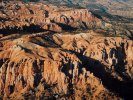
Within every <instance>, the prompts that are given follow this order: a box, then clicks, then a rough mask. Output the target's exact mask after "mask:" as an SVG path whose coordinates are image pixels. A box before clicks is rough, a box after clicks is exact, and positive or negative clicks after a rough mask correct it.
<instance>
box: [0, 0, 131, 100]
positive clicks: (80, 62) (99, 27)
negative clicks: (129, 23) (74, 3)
mask: <svg viewBox="0 0 133 100" xmlns="http://www.w3.org/2000/svg"><path fill="white" fill-rule="evenodd" d="M69 2H71V1H69ZM106 21H110V19H106V18H105V19H104V18H103V17H101V16H99V15H97V14H94V13H93V12H91V11H90V10H88V9H79V8H77V9H74V8H67V7H64V6H61V7H58V6H54V5H48V4H44V3H33V2H32V3H23V2H15V3H14V2H8V3H7V4H5V5H4V6H1V9H0V34H1V35H0V99H5V100H7V99H11V100H20V99H22V100H25V99H26V100H27V99H33V100H36V99H39V100H44V99H45V100H55V99H57V100H62V99H65V100H74V99H75V100H84V99H87V100H97V99H99V100H104V99H107V100H120V99H125V100H130V99H131V100H132V98H133V95H132V92H133V88H132V87H133V68H132V67H133V41H132V40H130V39H127V38H125V37H120V35H117V32H113V33H112V34H114V33H115V35H113V37H112V35H111V33H110V32H111V31H110V30H114V31H116V29H115V28H113V27H115V24H109V23H108V22H106ZM116 23H117V22H116ZM116 27H117V25H116ZM117 28H119V27H117ZM121 28H122V29H123V30H124V28H123V27H121ZM75 30H76V31H75ZM84 30H86V31H84ZM125 30H126V29H125ZM81 31H82V32H81ZM129 31H130V30H129ZM107 34H108V35H107ZM122 34H123V33H122ZM129 34H130V33H129ZM131 36H132V35H131Z"/></svg>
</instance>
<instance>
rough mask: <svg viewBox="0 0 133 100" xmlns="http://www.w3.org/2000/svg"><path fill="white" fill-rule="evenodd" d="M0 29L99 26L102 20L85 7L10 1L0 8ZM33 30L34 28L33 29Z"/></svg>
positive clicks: (71, 28) (67, 28)
mask: <svg viewBox="0 0 133 100" xmlns="http://www.w3.org/2000/svg"><path fill="white" fill-rule="evenodd" d="M0 20H1V22H0V29H9V30H13V29H15V30H25V28H26V27H30V26H34V27H36V28H37V27H38V28H40V29H43V30H51V31H55V32H61V31H62V30H74V29H78V28H83V29H87V28H90V27H100V26H101V25H102V21H101V20H100V19H98V18H97V17H95V16H94V15H93V14H92V13H91V12H90V11H89V10H87V9H80V10H79V9H70V8H66V7H58V8H57V7H56V6H53V5H46V4H42V3H36V4H34V3H27V4H25V3H22V2H19V3H14V4H13V3H12V2H11V4H9V3H8V4H7V5H6V6H3V7H2V9H1V10H0ZM34 30H35V29H34Z"/></svg>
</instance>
